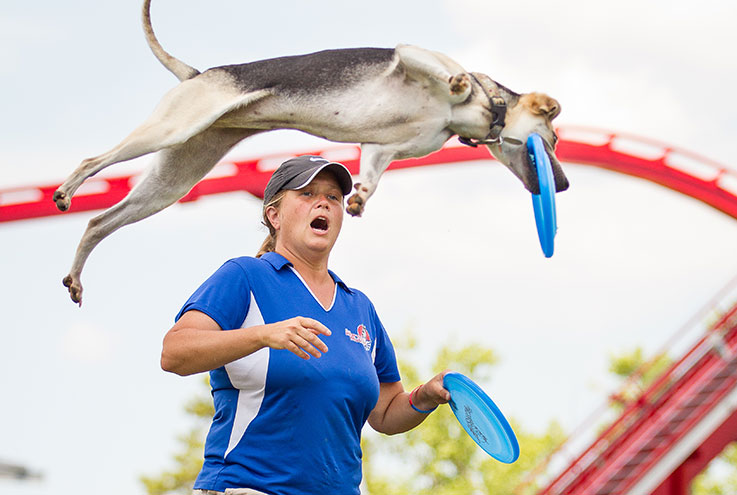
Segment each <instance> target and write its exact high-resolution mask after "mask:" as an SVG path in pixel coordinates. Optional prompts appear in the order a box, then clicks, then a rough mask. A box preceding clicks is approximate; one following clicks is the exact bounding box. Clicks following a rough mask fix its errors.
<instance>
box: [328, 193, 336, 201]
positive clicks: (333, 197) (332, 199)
mask: <svg viewBox="0 0 737 495" xmlns="http://www.w3.org/2000/svg"><path fill="white" fill-rule="evenodd" d="M328 198H329V199H330V201H338V196H336V195H335V194H329V195H328Z"/></svg>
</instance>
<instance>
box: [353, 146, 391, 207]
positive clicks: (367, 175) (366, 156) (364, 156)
mask: <svg viewBox="0 0 737 495" xmlns="http://www.w3.org/2000/svg"><path fill="white" fill-rule="evenodd" d="M396 154H397V149H395V148H394V147H389V146H386V145H379V144H362V145H361V170H360V174H359V177H358V181H357V182H356V183H355V184H354V186H353V187H354V188H355V189H356V192H355V193H353V195H352V196H351V197H350V198H348V205H347V206H346V211H347V212H348V213H349V214H351V215H353V216H354V217H360V216H361V214H362V213H363V210H364V208H365V207H366V201H368V199H369V198H370V197H371V195H372V194H374V191H376V187H377V186H378V185H379V179H380V178H381V174H383V173H384V171H385V170H386V169H387V167H388V166H389V164H390V163H391V162H392V160H394V158H395V156H396Z"/></svg>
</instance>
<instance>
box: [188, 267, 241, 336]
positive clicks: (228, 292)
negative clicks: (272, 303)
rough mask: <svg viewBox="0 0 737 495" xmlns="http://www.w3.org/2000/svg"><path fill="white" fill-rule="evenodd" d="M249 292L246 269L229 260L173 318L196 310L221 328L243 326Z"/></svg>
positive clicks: (229, 328)
mask: <svg viewBox="0 0 737 495" xmlns="http://www.w3.org/2000/svg"><path fill="white" fill-rule="evenodd" d="M250 294H251V287H250V284H249V283H248V277H247V276H246V272H245V271H244V270H243V268H242V267H241V266H240V265H239V264H238V263H236V262H235V261H233V260H229V261H226V262H225V263H224V264H223V265H222V266H221V267H220V268H219V269H218V270H217V271H216V272H215V273H213V274H212V275H211V276H210V278H208V279H207V280H206V281H205V282H204V283H203V284H202V285H201V286H200V287H199V288H198V289H197V290H196V291H195V292H194V294H192V296H190V298H189V299H188V300H187V302H186V303H184V306H182V309H181V310H180V311H179V313H178V314H177V316H176V318H175V319H174V321H179V318H181V317H182V315H183V314H184V313H186V312H187V311H190V310H197V311H201V312H203V313H205V314H206V315H207V316H209V317H210V318H212V319H213V320H215V322H216V323H217V324H218V325H220V328H221V329H222V330H232V329H234V328H240V327H241V325H242V324H243V321H244V320H245V319H246V315H247V314H248V306H249V303H250V302H251V298H250Z"/></svg>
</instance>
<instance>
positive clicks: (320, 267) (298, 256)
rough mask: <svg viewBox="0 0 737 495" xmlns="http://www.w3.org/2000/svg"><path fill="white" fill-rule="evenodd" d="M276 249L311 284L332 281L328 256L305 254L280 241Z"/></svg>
mask: <svg viewBox="0 0 737 495" xmlns="http://www.w3.org/2000/svg"><path fill="white" fill-rule="evenodd" d="M275 251H276V253H278V254H281V255H282V256H284V257H285V258H286V259H287V260H288V261H289V262H290V263H291V264H292V266H293V267H294V269H295V270H297V271H298V272H299V274H300V275H301V276H302V278H304V279H305V281H307V282H308V283H309V284H310V285H311V284H312V283H323V282H325V281H327V280H330V281H332V277H330V274H329V273H328V256H322V255H320V256H310V255H305V254H304V253H299V252H295V251H294V250H292V249H289V248H288V247H287V246H283V245H279V244H278V243H277V246H276V249H275Z"/></svg>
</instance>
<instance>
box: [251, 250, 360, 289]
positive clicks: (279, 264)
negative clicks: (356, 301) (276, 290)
mask: <svg viewBox="0 0 737 495" xmlns="http://www.w3.org/2000/svg"><path fill="white" fill-rule="evenodd" d="M261 259H262V260H265V261H268V262H269V264H271V266H273V267H274V269H275V270H277V271H279V270H281V269H282V268H284V267H285V266H287V265H289V266H293V265H292V263H291V262H290V261H289V260H288V259H286V258H285V257H284V256H282V255H281V254H279V253H275V252H273V251H269V252H268V253H264V254H262V255H261ZM328 273H329V274H330V276H331V277H332V278H333V280H334V281H335V283H336V284H338V285H339V286H340V287H342V288H343V290H345V291H346V292H348V293H349V294H353V290H351V288H350V287H348V286H347V285H346V284H345V282H343V281H342V280H341V279H340V277H339V276H337V275H336V274H335V273H333V271H332V270H328Z"/></svg>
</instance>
